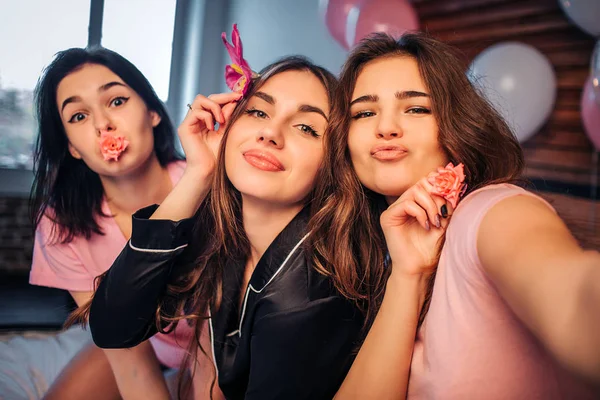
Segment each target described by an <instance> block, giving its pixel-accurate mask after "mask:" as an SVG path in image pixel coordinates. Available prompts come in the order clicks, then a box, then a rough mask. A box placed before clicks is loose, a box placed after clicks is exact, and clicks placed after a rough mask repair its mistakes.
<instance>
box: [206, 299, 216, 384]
mask: <svg viewBox="0 0 600 400" xmlns="http://www.w3.org/2000/svg"><path fill="white" fill-rule="evenodd" d="M208 328H209V330H210V347H211V350H212V359H213V365H214V366H215V373H216V375H217V380H218V379H219V367H217V357H215V334H214V332H213V325H212V315H211V314H210V310H208Z"/></svg>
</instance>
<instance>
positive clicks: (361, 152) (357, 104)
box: [348, 56, 447, 201]
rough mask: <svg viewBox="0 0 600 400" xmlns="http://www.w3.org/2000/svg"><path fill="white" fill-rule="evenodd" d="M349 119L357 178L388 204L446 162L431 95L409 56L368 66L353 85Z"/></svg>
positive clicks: (349, 143) (351, 154) (382, 59)
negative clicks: (384, 198) (382, 196)
mask: <svg viewBox="0 0 600 400" xmlns="http://www.w3.org/2000/svg"><path fill="white" fill-rule="evenodd" d="M350 117H351V122H350V131H349V135H348V148H349V150H350V156H351V159H352V164H353V166H354V169H355V171H356V174H357V175H358V178H359V180H360V181H361V182H362V184H363V185H365V186H366V187H367V188H369V189H371V190H373V191H375V192H377V193H380V194H382V195H384V196H386V197H387V198H388V201H393V200H394V199H395V198H397V197H399V196H400V195H401V194H402V193H404V191H406V190H407V189H408V188H410V187H411V186H412V185H414V184H415V183H417V181H418V180H419V179H421V178H423V177H425V176H427V175H428V174H429V173H430V172H431V171H434V170H435V169H436V168H437V167H439V166H444V165H446V163H447V157H446V155H445V154H444V152H443V150H442V149H441V147H440V145H439V142H438V132H439V130H438V125H437V122H436V118H435V116H434V115H433V114H432V105H431V97H430V95H429V91H428V89H427V87H425V83H424V82H423V79H422V78H421V74H420V72H419V67H418V64H417V61H416V60H415V59H413V58H411V57H406V56H391V57H382V58H379V59H376V60H373V61H371V62H369V63H367V64H366V65H365V66H364V67H363V69H362V71H361V73H360V74H359V76H358V79H357V80H356V86H355V88H354V92H353V94H352V101H351V107H350Z"/></svg>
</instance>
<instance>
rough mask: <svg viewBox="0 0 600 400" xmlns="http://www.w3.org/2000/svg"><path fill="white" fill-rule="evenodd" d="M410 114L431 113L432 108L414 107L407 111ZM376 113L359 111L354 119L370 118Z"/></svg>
mask: <svg viewBox="0 0 600 400" xmlns="http://www.w3.org/2000/svg"><path fill="white" fill-rule="evenodd" d="M406 112H407V113H409V114H431V110H429V109H428V108H425V107H413V108H410V109H408V110H407V111H406ZM374 115H375V113H374V112H373V111H359V112H357V113H356V114H354V115H353V116H352V119H354V120H356V119H361V118H369V117H372V116H374Z"/></svg>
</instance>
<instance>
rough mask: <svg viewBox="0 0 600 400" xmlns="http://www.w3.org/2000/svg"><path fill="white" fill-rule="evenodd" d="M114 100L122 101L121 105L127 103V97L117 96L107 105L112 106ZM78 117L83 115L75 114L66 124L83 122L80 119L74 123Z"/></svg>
mask: <svg viewBox="0 0 600 400" xmlns="http://www.w3.org/2000/svg"><path fill="white" fill-rule="evenodd" d="M116 100H122V101H123V104H125V103H127V101H129V97H125V96H119V97H115V98H114V99H112V100H111V101H110V103H108V104H110V105H112V104H113V103H114V102H115V101H116ZM123 104H121V105H118V106H115V107H120V106H122V105H123ZM78 115H84V114H83V113H80V112H78V113H75V114H73V116H72V117H71V118H70V119H69V121H68V122H69V123H75V122H79V121H83V119H80V120H77V121H75V118H76V117H77V116H78Z"/></svg>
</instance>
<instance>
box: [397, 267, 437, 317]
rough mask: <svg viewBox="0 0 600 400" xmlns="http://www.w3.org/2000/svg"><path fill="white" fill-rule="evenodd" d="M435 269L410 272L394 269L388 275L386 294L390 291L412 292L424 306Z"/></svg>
mask: <svg viewBox="0 0 600 400" xmlns="http://www.w3.org/2000/svg"><path fill="white" fill-rule="evenodd" d="M433 272H434V270H427V271H421V272H415V273H409V272H406V271H403V270H400V269H397V270H396V271H394V270H393V269H392V273H391V274H390V276H389V277H388V281H387V287H386V294H387V293H388V292H395V293H400V292H405V293H412V295H413V296H414V297H416V298H417V299H418V305H419V308H420V307H422V306H423V304H424V302H425V298H426V297H427V295H428V292H429V286H430V281H431V279H432V276H433Z"/></svg>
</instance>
